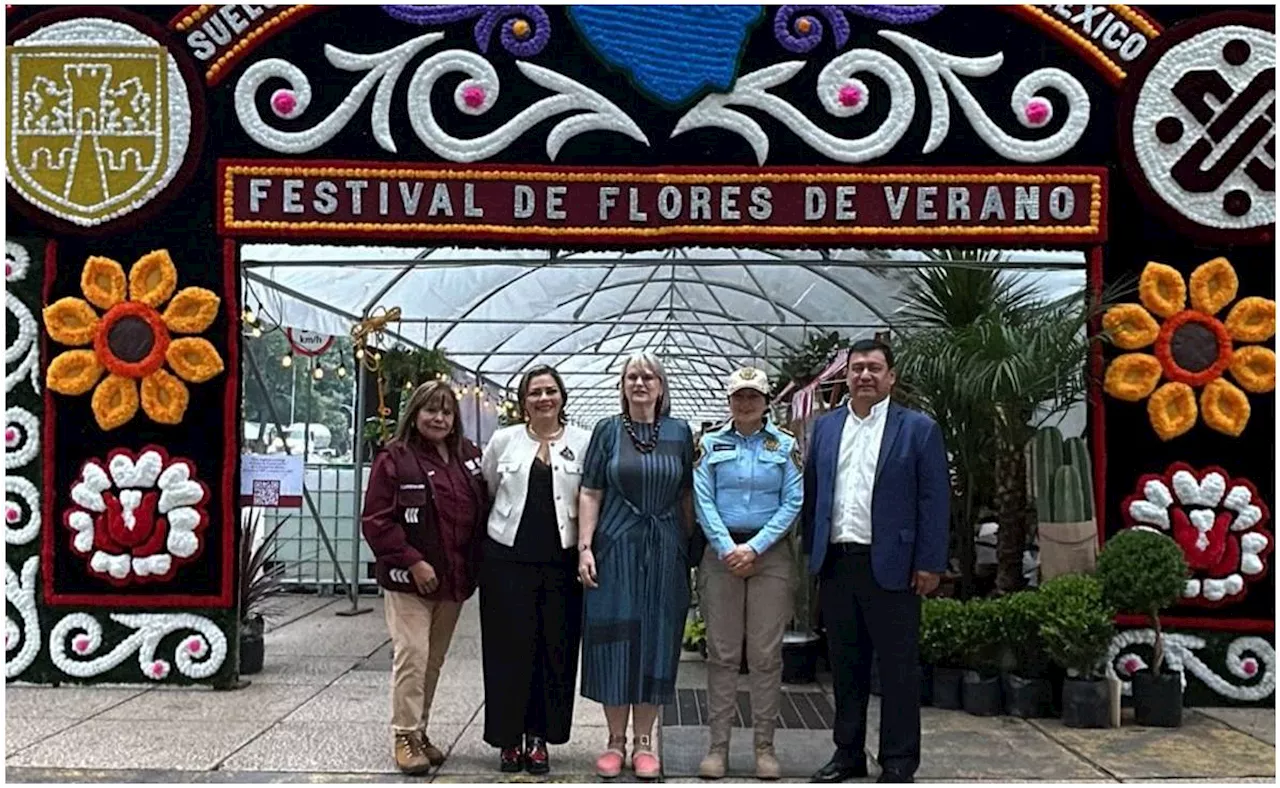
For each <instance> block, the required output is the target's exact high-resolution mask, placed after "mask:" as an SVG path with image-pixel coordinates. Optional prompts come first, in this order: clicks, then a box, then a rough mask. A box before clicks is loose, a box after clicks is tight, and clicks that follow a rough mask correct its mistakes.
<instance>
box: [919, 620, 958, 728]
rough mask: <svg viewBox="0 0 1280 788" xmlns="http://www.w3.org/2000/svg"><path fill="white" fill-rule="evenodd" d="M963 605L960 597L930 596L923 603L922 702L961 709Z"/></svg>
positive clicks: (921, 639) (921, 641) (921, 645)
mask: <svg viewBox="0 0 1280 788" xmlns="http://www.w3.org/2000/svg"><path fill="white" fill-rule="evenodd" d="M962 607H963V603H962V602H960V600H958V599H937V598H930V599H926V600H924V602H923V603H922V604H921V606H920V662H921V663H922V664H921V670H920V680H921V683H922V686H921V691H920V694H921V701H920V702H921V703H922V704H924V705H928V704H929V702H931V703H932V704H933V705H934V706H936V707H938V708H940V709H959V708H961V705H962V703H961V699H960V687H961V682H962V680H963V678H964V668H962V667H961V661H960V652H959V650H958V646H959V640H958V638H957V633H956V626H957V624H958V622H959V616H960V615H961V608H962ZM926 697H927V698H929V701H928V702H926V701H925V698H926Z"/></svg>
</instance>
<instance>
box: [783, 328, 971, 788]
mask: <svg viewBox="0 0 1280 788" xmlns="http://www.w3.org/2000/svg"><path fill="white" fill-rule="evenodd" d="M846 377H847V381H848V384H849V401H848V404H847V406H845V407H841V408H838V409H837V410H835V411H833V412H831V413H828V414H827V415H825V416H823V417H822V418H820V419H819V420H818V422H817V424H815V425H814V428H813V437H812V439H811V440H810V443H809V450H808V456H807V458H806V460H805V473H804V484H805V491H804V508H803V510H802V515H801V521H802V524H803V527H804V547H805V552H806V553H808V555H809V572H810V573H811V574H815V575H818V576H819V577H820V596H821V606H822V617H823V621H824V623H825V626H826V630H827V642H828V645H829V647H830V654H831V672H832V678H833V683H834V685H835V701H836V722H835V730H834V731H833V738H834V740H835V745H836V752H835V754H834V755H833V756H832V758H831V761H830V762H828V763H827V764H826V765H825V766H823V767H822V768H821V769H820V770H818V772H817V773H816V774H814V776H813V781H814V782H843V781H844V780H847V779H849V778H851V777H865V776H867V759H866V733H867V701H868V699H869V697H870V694H871V660H872V655H873V654H874V655H875V658H876V659H877V660H878V663H879V664H878V667H879V669H880V687H881V696H882V703H881V705H880V751H879V754H878V756H877V758H876V760H877V761H879V763H880V766H881V768H882V772H881V775H880V778H879V782H886V783H892V782H912V781H913V780H914V775H915V771H916V769H917V768H918V767H919V765H920V658H919V635H920V598H921V597H923V596H926V595H928V594H929V593H931V592H933V590H934V589H936V588H937V587H938V581H939V579H940V575H941V574H942V572H943V571H945V569H946V566H947V547H948V532H949V526H948V517H949V510H950V497H951V488H950V477H949V473H948V470H947V453H946V446H945V445H944V444H943V440H942V431H941V430H940V429H939V428H938V425H937V423H936V422H934V421H933V419H931V418H929V417H928V416H926V415H925V414H923V413H919V412H917V411H914V410H911V409H910V408H905V407H902V406H901V405H898V404H896V403H894V402H892V401H891V400H890V399H889V394H890V393H891V392H892V390H893V385H894V383H895V381H896V378H895V374H894V369H893V351H892V349H890V348H889V346H888V345H886V344H884V343H883V342H880V341H878V340H872V339H867V340H861V341H858V342H855V343H854V344H853V345H852V346H851V347H850V349H849V364H848V369H847V373H846Z"/></svg>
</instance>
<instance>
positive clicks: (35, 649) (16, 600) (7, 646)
mask: <svg viewBox="0 0 1280 788" xmlns="http://www.w3.org/2000/svg"><path fill="white" fill-rule="evenodd" d="M39 575H40V556H38V555H33V556H31V557H30V558H28V559H27V560H26V561H25V562H24V563H23V564H22V571H21V572H20V573H19V572H15V571H13V567H11V566H9V565H8V564H7V563H6V564H5V566H4V599H5V601H6V602H8V603H9V604H10V605H12V606H13V609H14V610H16V611H18V620H17V621H14V620H13V619H12V618H10V617H9V616H8V615H7V614H6V615H5V617H4V654H5V660H4V675H5V678H10V679H12V678H17V677H18V676H20V675H22V672H23V671H25V670H26V669H27V668H29V667H31V663H32V662H34V661H35V658H36V655H37V654H39V653H40V611H39V610H38V609H37V607H36V583H38V582H39Z"/></svg>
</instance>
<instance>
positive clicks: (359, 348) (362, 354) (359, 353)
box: [356, 347, 364, 361]
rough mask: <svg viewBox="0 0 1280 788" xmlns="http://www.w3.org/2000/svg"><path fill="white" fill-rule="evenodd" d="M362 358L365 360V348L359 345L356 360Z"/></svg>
mask: <svg viewBox="0 0 1280 788" xmlns="http://www.w3.org/2000/svg"><path fill="white" fill-rule="evenodd" d="M362 360H364V348H362V347H358V348H356V361H362Z"/></svg>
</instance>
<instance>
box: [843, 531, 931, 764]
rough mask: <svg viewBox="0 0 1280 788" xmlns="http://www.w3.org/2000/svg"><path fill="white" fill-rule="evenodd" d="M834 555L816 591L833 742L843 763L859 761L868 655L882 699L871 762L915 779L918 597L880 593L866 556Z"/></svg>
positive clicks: (908, 592) (917, 760) (864, 736)
mask: <svg viewBox="0 0 1280 788" xmlns="http://www.w3.org/2000/svg"><path fill="white" fill-rule="evenodd" d="M832 550H833V552H831V553H828V555H827V559H826V561H825V562H824V564H823V568H822V588H821V605H822V616H823V619H824V621H825V622H826V627H827V643H828V646H829V649H830V653H831V676H832V683H833V684H834V685H835V686H834V688H835V701H836V722H835V730H834V732H833V737H832V738H833V739H834V740H835V744H836V747H837V748H838V750H839V751H841V752H842V753H844V754H845V756H846V757H848V758H862V757H864V753H865V752H866V741H867V701H868V700H869V699H870V697H871V660H872V658H873V654H874V658H875V659H876V660H877V661H878V663H879V664H878V666H877V667H879V669H880V692H881V697H880V700H881V703H880V752H879V754H878V755H877V756H876V760H877V761H879V762H880V765H881V767H883V768H885V769H892V770H894V771H897V772H900V773H903V774H907V775H914V774H915V772H916V769H917V768H919V766H920V656H919V651H920V643H919V640H920V598H919V597H918V596H917V595H916V594H915V592H913V591H911V590H909V589H908V590H906V591H886V590H885V589H883V588H881V587H880V586H879V584H877V583H876V581H875V578H874V577H873V576H872V574H871V554H870V551H869V550H867V551H860V550H859V551H856V552H846V551H844V550H841V549H838V548H837V547H836V546H835V545H832ZM855 550H856V548H855Z"/></svg>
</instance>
